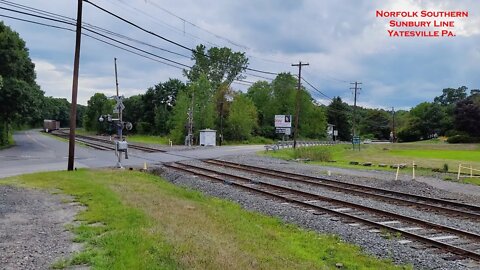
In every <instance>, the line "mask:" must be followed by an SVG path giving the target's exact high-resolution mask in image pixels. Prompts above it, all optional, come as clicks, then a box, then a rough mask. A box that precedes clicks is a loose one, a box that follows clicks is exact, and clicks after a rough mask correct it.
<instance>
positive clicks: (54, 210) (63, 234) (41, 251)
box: [0, 185, 81, 270]
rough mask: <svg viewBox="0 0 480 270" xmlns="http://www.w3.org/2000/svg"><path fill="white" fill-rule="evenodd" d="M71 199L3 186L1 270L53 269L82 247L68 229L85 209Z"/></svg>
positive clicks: (0, 204)
mask: <svg viewBox="0 0 480 270" xmlns="http://www.w3.org/2000/svg"><path fill="white" fill-rule="evenodd" d="M68 199H69V198H66V197H64V196H63V197H62V196H60V195H51V194H49V193H45V192H42V191H38V190H32V189H25V188H17V187H12V186H2V185H0V265H1V267H0V268H1V269H12V270H13V269H49V268H50V266H51V265H52V264H53V263H55V262H56V261H58V260H60V259H62V258H68V257H69V256H70V255H72V254H73V253H74V252H76V251H78V250H79V249H80V248H81V246H80V245H79V244H74V243H73V242H72V239H73V234H72V233H71V232H69V231H68V230H66V228H65V225H67V224H72V223H73V222H74V217H75V215H76V214H77V213H78V211H79V210H81V207H80V206H78V205H75V204H73V203H70V204H69V203H65V202H64V201H65V200H68Z"/></svg>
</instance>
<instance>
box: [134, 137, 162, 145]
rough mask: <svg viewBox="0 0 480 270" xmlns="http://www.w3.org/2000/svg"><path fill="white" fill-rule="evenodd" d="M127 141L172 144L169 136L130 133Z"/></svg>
mask: <svg viewBox="0 0 480 270" xmlns="http://www.w3.org/2000/svg"><path fill="white" fill-rule="evenodd" d="M127 141H129V142H137V143H147V144H163V145H170V143H169V138H167V137H161V136H153V135H128V137H127Z"/></svg>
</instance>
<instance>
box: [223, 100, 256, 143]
mask: <svg viewBox="0 0 480 270" xmlns="http://www.w3.org/2000/svg"><path fill="white" fill-rule="evenodd" d="M256 125H257V109H256V107H255V104H254V103H253V101H252V100H251V99H250V98H248V97H247V96H246V95H245V94H237V95H235V97H234V98H233V101H232V104H231V106H230V112H229V115H228V119H227V127H228V128H227V132H226V133H227V135H228V136H229V138H231V139H233V140H244V139H248V138H250V136H251V134H252V132H253V130H254V128H255V127H256Z"/></svg>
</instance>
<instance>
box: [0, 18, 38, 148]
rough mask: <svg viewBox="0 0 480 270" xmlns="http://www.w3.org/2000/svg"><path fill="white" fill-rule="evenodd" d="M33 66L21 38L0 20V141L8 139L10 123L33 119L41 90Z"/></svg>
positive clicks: (35, 118)
mask: <svg viewBox="0 0 480 270" xmlns="http://www.w3.org/2000/svg"><path fill="white" fill-rule="evenodd" d="M34 68H35V65H34V64H33V63H32V61H31V59H30V57H29V53H28V49H27V48H26V45H25V41H23V40H22V39H21V38H20V36H19V35H18V33H16V32H14V31H12V29H10V27H8V26H6V25H5V24H4V23H3V22H0V76H1V77H2V78H3V79H2V81H3V82H2V84H3V86H2V87H1V88H0V145H4V144H6V143H8V137H9V136H10V134H11V131H10V129H11V126H12V124H15V123H16V124H20V123H21V122H27V121H28V122H30V121H35V120H37V115H39V114H38V110H39V108H40V107H41V106H40V101H41V98H42V97H43V92H42V91H41V90H40V87H39V86H38V85H37V84H36V83H35V79H36V75H35V70H34Z"/></svg>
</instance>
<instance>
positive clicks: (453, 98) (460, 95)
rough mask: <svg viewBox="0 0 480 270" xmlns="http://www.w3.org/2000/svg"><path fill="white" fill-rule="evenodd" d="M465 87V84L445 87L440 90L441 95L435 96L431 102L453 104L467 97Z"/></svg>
mask: <svg viewBox="0 0 480 270" xmlns="http://www.w3.org/2000/svg"><path fill="white" fill-rule="evenodd" d="M467 89H468V88H467V87H466V86H462V87H459V88H457V89H454V88H445V89H443V90H442V95H440V96H438V97H435V98H434V100H433V102H435V103H439V104H441V105H450V104H455V103H457V102H458V101H460V100H462V99H465V98H466V97H467Z"/></svg>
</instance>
